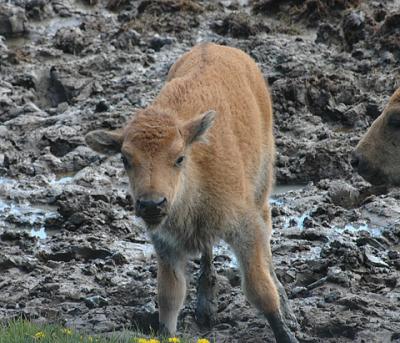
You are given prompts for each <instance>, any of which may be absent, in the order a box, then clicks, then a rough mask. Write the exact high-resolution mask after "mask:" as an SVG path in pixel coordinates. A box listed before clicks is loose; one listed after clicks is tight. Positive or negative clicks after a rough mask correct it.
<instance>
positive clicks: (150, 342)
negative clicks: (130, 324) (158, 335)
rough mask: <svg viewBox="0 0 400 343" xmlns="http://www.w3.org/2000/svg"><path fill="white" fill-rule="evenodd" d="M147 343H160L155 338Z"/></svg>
mask: <svg viewBox="0 0 400 343" xmlns="http://www.w3.org/2000/svg"><path fill="white" fill-rule="evenodd" d="M147 343H160V341H159V340H158V339H155V338H151V339H149V340H148V341H147Z"/></svg>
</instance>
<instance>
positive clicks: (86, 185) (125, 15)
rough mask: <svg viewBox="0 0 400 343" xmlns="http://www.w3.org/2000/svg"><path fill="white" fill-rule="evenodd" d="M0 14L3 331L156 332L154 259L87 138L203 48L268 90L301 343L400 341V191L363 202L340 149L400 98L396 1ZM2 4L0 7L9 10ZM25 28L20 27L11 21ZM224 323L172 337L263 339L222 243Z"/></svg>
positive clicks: (109, 168)
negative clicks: (252, 72) (244, 56)
mask: <svg viewBox="0 0 400 343" xmlns="http://www.w3.org/2000/svg"><path fill="white" fill-rule="evenodd" d="M1 6H3V7H4V9H3V10H0V13H1V14H0V35H1V36H0V74H1V77H0V239H1V241H0V242H1V253H0V270H1V278H0V290H1V294H0V318H1V319H2V320H8V319H10V318H15V317H24V318H29V319H32V320H35V321H38V322H43V321H50V322H54V321H55V322H61V323H63V324H65V325H68V326H72V327H75V328H77V329H80V330H85V331H89V332H112V331H122V330H123V329H127V328H128V329H129V328H134V327H135V326H137V327H139V328H140V329H141V330H143V331H145V332H150V327H153V328H156V325H157V324H156V323H157V301H156V297H155V294H156V273H157V271H156V263H155V256H154V251H153V249H152V247H151V245H150V244H149V239H148V237H147V235H146V232H145V229H144V228H143V226H142V225H141V222H140V220H138V219H137V218H134V216H133V212H132V205H131V202H130V197H129V195H128V192H127V178H126V177H125V175H124V171H123V168H122V163H121V162H120V160H119V157H111V158H106V157H103V156H98V155H97V154H95V153H93V152H92V151H91V150H90V149H88V148H87V147H86V146H85V144H84V141H83V137H84V135H85V134H86V133H87V132H88V131H90V130H92V129H97V128H107V129H113V128H117V127H119V126H121V125H122V124H123V123H124V122H126V120H127V118H129V116H130V114H131V113H133V112H134V111H135V109H137V108H142V107H144V106H146V105H147V104H148V103H149V102H150V101H151V99H152V98H153V97H154V96H155V94H157V92H158V90H159V89H160V87H161V86H162V84H163V82H165V78H166V74H167V72H168V68H169V67H170V65H171V64H172V63H173V62H174V61H175V60H176V59H177V57H178V56H180V55H181V54H182V53H183V52H184V51H187V50H188V49H189V48H190V47H191V46H193V45H194V44H196V43H198V42H201V41H214V42H218V43H220V44H227V45H231V46H235V47H238V48H241V49H243V50H244V51H246V52H247V53H249V54H250V55H251V56H253V58H254V59H255V60H256V61H257V62H258V64H259V65H260V67H261V69H262V71H263V73H264V75H265V78H266V79H267V80H268V81H269V83H270V88H271V92H272V94H273V102H274V113H275V134H276V142H277V169H276V180H277V184H278V185H279V186H278V187H277V190H276V191H275V192H274V194H273V195H272V196H271V200H270V202H271V206H272V214H273V226H274V233H273V238H272V247H273V252H274V262H275V266H276V269H277V275H278V278H279V279H280V280H281V281H282V283H283V284H284V286H285V288H286V290H287V293H288V296H289V299H290V304H291V306H292V307H293V309H294V312H295V314H296V316H297V319H298V321H299V324H300V325H299V330H298V331H297V333H296V334H297V337H298V338H299V340H300V342H399V341H400V319H399V318H400V312H399V299H400V286H399V281H398V280H399V276H400V190H399V189H393V188H386V187H381V188H372V187H370V185H369V184H367V183H366V182H365V181H363V180H362V179H361V178H360V177H359V176H357V175H355V174H354V173H353V172H352V170H351V167H350V164H349V159H350V152H351V151H352V149H353V147H354V146H355V145H356V144H357V142H358V140H359V138H360V137H361V135H362V134H363V133H364V132H365V130H366V128H367V127H368V126H369V125H370V124H371V123H372V121H373V120H374V118H376V117H377V116H378V115H379V113H380V111H381V110H382V108H383V107H384V105H385V103H386V101H387V99H388V98H389V96H390V95H391V94H392V93H393V91H394V90H395V89H396V88H397V87H399V86H400V84H399V80H400V77H399V76H400V68H399V64H398V59H399V57H400V55H399V51H400V49H399V42H400V40H399V35H400V26H399V20H398V17H399V12H398V11H399V2H398V1H389V0H387V1H380V2H376V1H369V0H367V1H363V2H360V1H322V0H299V1H264V0H262V1H254V2H247V1H220V2H214V1H206V0H204V1H177V0H168V1H161V0H160V1H156V2H151V1H136V2H128V1H112V0H111V1H108V2H102V1H85V2H80V1H78V0H77V1H74V0H69V1H56V0H42V1H27V0H20V1H15V2H14V1H11V2H10V1H9V2H7V4H6V5H1ZM3 7H2V8H3ZM17 19H18V20H17ZM214 253H215V257H214V264H215V266H216V269H217V271H218V282H219V292H218V320H217V323H216V325H215V326H214V327H213V328H212V329H210V330H204V329H201V328H199V327H198V326H197V324H196V321H195V318H194V307H195V295H196V293H195V289H196V284H195V280H196V278H197V276H198V273H199V260H198V259H196V258H195V259H194V260H193V261H191V262H190V263H189V265H188V269H187V275H188V279H189V280H190V283H189V288H188V296H187V301H186V302H185V307H184V309H183V310H182V313H181V316H180V320H179V323H180V324H179V329H180V332H181V333H185V334H187V335H189V336H191V337H197V336H202V337H204V336H206V337H208V338H211V339H213V338H215V340H216V342H269V341H272V337H273V336H272V332H271V331H270V329H269V327H268V325H267V324H266V321H265V320H264V319H263V318H261V317H260V315H259V314H257V312H256V311H255V310H254V309H253V308H252V307H251V306H250V305H249V304H248V303H247V302H246V300H245V298H244V296H243V294H242V292H241V290H240V276H239V272H238V267H237V262H236V259H235V257H234V256H233V255H232V253H231V252H230V250H229V248H228V247H227V246H226V245H224V244H223V243H221V244H220V245H219V246H217V247H216V248H215V249H214Z"/></svg>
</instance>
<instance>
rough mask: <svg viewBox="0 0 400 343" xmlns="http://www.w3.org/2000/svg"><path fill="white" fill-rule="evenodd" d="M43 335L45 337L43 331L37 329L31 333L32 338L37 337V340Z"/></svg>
mask: <svg viewBox="0 0 400 343" xmlns="http://www.w3.org/2000/svg"><path fill="white" fill-rule="evenodd" d="M45 337H46V334H45V333H44V332H43V331H38V332H36V333H35V334H34V335H33V338H34V339H38V340H39V339H42V338H45Z"/></svg>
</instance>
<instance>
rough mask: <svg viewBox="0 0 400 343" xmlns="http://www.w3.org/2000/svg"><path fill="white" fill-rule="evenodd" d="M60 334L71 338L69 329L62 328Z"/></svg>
mask: <svg viewBox="0 0 400 343" xmlns="http://www.w3.org/2000/svg"><path fill="white" fill-rule="evenodd" d="M61 332H62V333H63V334H65V335H68V336H72V330H71V329H67V328H64V329H62V330H61Z"/></svg>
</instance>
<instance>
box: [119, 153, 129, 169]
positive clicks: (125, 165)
mask: <svg viewBox="0 0 400 343" xmlns="http://www.w3.org/2000/svg"><path fill="white" fill-rule="evenodd" d="M121 160H122V163H123V164H124V167H125V169H128V168H129V162H128V159H127V158H126V157H125V156H124V155H121Z"/></svg>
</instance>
